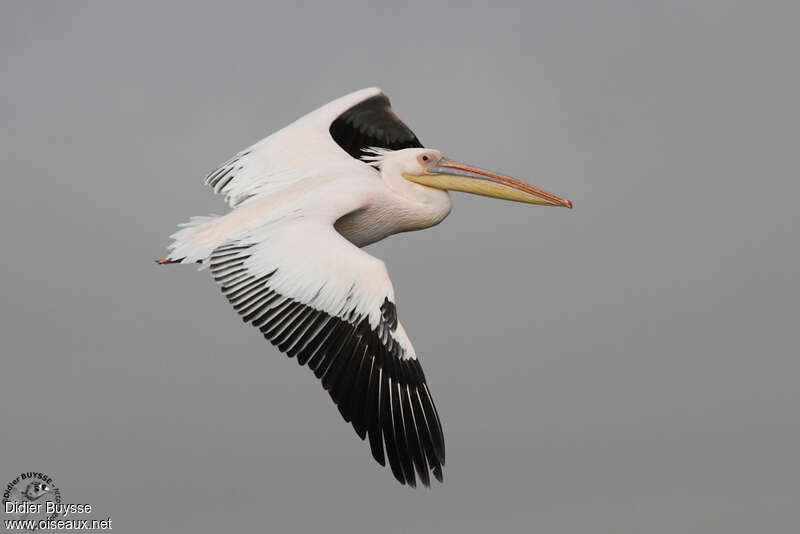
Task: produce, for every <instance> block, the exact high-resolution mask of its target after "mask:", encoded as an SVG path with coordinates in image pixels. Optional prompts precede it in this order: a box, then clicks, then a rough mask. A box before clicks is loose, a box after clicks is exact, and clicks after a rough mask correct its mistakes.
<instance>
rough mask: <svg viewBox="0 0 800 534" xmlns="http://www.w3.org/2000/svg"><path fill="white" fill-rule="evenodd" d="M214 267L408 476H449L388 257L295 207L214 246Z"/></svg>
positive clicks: (264, 329) (395, 469)
mask: <svg viewBox="0 0 800 534" xmlns="http://www.w3.org/2000/svg"><path fill="white" fill-rule="evenodd" d="M210 268H211V273H212V274H213V276H214V279H215V280H216V281H217V283H218V284H219V285H220V286H221V287H222V292H223V294H224V295H225V297H226V298H227V299H228V300H229V301H230V303H231V304H232V305H233V307H234V309H236V311H237V312H238V313H239V314H240V315H241V316H242V318H243V319H244V321H245V322H247V323H250V324H252V325H253V326H255V327H256V328H258V329H259V330H260V331H261V333H262V334H263V335H264V337H265V338H266V339H268V340H269V341H270V342H271V343H272V344H273V345H275V346H276V347H277V348H278V349H279V350H280V351H282V352H284V353H286V355H288V356H289V357H297V361H298V363H300V364H301V365H307V366H308V367H309V368H310V369H311V370H313V371H314V374H315V375H316V376H317V378H320V379H321V380H322V386H323V387H324V388H325V389H326V390H327V391H328V392H329V393H330V396H331V398H332V399H333V401H334V402H335V403H336V405H337V406H338V407H339V411H340V412H341V414H342V417H344V419H345V421H348V422H350V423H352V425H353V428H354V429H355V431H356V433H357V434H358V435H359V436H360V437H361V439H364V438H365V437H366V436H367V435H369V442H370V447H371V449H372V455H373V457H374V458H375V460H377V461H378V462H379V463H380V464H381V465H385V457H386V458H388V459H389V465H390V467H391V470H392V473H393V474H394V476H395V478H397V480H398V481H400V483H403V484H409V485H411V486H415V485H416V478H415V475H414V472H415V470H416V474H417V475H418V476H419V478H420V480H421V481H422V483H423V484H425V485H426V486H427V485H429V484H430V477H429V471H430V472H432V473H433V475H434V476H435V477H436V478H437V479H438V480H439V481H441V480H442V466H444V459H445V458H444V437H443V434H442V426H441V423H440V421H439V416H438V414H437V412H436V408H435V406H434V404H433V399H432V397H431V395H430V392H429V391H428V386H427V384H426V381H425V375H424V373H423V371H422V367H421V366H420V364H419V361H418V360H417V358H416V355H415V354H414V349H413V347H412V345H411V342H410V341H409V340H408V337H407V336H406V334H405V331H404V330H403V327H402V326H401V325H400V323H399V322H398V321H397V312H396V307H395V304H394V290H393V289H392V283H391V281H390V280H389V276H388V274H387V272H386V268H385V266H384V264H383V262H382V261H380V260H378V259H377V258H374V257H372V256H370V255H369V254H367V253H366V252H364V251H362V250H361V249H359V248H357V247H356V246H354V245H352V244H351V243H350V242H348V241H347V240H346V239H344V238H343V237H342V236H341V235H339V234H338V233H337V232H336V230H335V229H334V228H333V227H332V226H331V225H330V224H327V223H323V222H319V221H315V220H313V219H309V218H306V217H305V216H304V214H303V213H300V212H292V213H291V214H288V215H287V214H284V215H283V216H280V217H278V216H273V217H270V218H268V219H266V220H264V221H263V222H262V223H261V224H260V225H258V226H257V227H255V228H250V229H248V230H246V231H244V232H243V233H241V234H239V235H238V236H235V237H234V238H233V239H231V240H229V241H228V242H227V243H225V244H224V245H222V246H220V247H218V248H217V249H215V250H214V252H213V253H212V255H211V259H210ZM384 451H385V456H384Z"/></svg>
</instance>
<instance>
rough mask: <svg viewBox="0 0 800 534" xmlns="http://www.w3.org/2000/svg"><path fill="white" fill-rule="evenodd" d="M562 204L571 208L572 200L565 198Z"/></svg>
mask: <svg viewBox="0 0 800 534" xmlns="http://www.w3.org/2000/svg"><path fill="white" fill-rule="evenodd" d="M564 206H566V207H567V208H569V209H572V201H571V200H565V201H564Z"/></svg>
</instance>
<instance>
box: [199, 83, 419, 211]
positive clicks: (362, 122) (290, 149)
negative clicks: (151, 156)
mask: <svg viewBox="0 0 800 534" xmlns="http://www.w3.org/2000/svg"><path fill="white" fill-rule="evenodd" d="M368 147H378V148H387V149H391V150H399V149H402V148H419V147H422V144H420V142H419V140H418V139H417V137H416V136H415V135H414V132H412V131H411V130H410V129H409V128H408V126H406V125H405V124H404V123H403V121H401V120H400V119H399V118H398V117H397V115H395V114H394V112H392V108H391V105H390V102H389V98H388V97H387V96H386V95H385V94H383V93H382V92H381V90H380V89H378V88H377V87H371V88H368V89H362V90H360V91H356V92H354V93H351V94H349V95H346V96H343V97H341V98H339V99H337V100H334V101H333V102H330V103H329V104H326V105H324V106H322V107H321V108H319V109H317V110H315V111H312V112H311V113H309V114H308V115H305V116H304V117H301V118H300V119H298V120H297V121H295V122H293V123H292V124H290V125H289V126H286V127H285V128H283V129H281V130H279V131H277V132H275V133H274V134H272V135H270V136H269V137H267V138H265V139H262V140H261V141H259V142H258V143H256V144H255V145H253V146H251V147H250V148H247V149H245V150H243V151H241V152H239V153H238V154H236V155H235V156H234V157H233V158H231V159H229V160H228V161H226V162H225V163H223V164H222V165H221V166H220V167H219V168H217V169H216V170H214V171H213V172H211V173H210V174H209V175H208V176H207V177H206V184H208V185H209V186H210V187H212V188H213V189H214V192H215V193H221V194H224V195H225V200H226V201H227V202H228V203H229V204H230V205H231V206H234V207H235V206H238V205H239V204H241V203H243V202H244V201H246V200H248V199H250V198H253V197H260V196H264V195H269V194H271V193H273V192H275V191H278V190H280V189H283V188H284V187H287V186H290V185H292V184H293V183H295V182H297V181H298V180H301V179H303V178H304V177H305V176H306V175H307V174H306V173H304V172H302V171H304V170H305V171H307V170H309V169H314V168H316V167H318V166H319V165H323V164H324V165H335V164H337V163H341V162H342V161H346V160H350V159H352V158H356V159H358V158H360V156H361V155H362V153H361V151H362V149H364V148H368Z"/></svg>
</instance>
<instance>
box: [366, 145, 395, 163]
mask: <svg viewBox="0 0 800 534" xmlns="http://www.w3.org/2000/svg"><path fill="white" fill-rule="evenodd" d="M361 152H363V153H364V154H363V155H362V156H361V158H360V159H361V161H363V162H365V163H369V164H370V165H372V166H374V167H380V166H381V165H383V160H384V159H386V156H388V155H389V154H391V153H392V152H394V150H389V149H387V148H380V147H377V146H371V147H368V148H362V149H361Z"/></svg>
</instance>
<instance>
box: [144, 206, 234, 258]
mask: <svg viewBox="0 0 800 534" xmlns="http://www.w3.org/2000/svg"><path fill="white" fill-rule="evenodd" d="M218 218H219V215H209V216H199V217H192V218H191V219H190V220H189V222H186V223H183V224H179V225H178V228H180V230H178V231H177V232H175V233H174V234H172V235H171V236H169V237H170V239H172V240H173V241H172V243H171V244H170V245H169V246H168V247H167V250H168V252H169V253H168V254H167V255H166V256H165V257H163V258H159V259H157V260H155V261H156V263H158V264H159V265H167V264H170V263H202V262H203V261H204V260H206V259H207V258H208V257H209V256H210V255H211V252H212V251H213V250H214V248H216V246H217V245H218V244H219V243H217V242H216V240H215V239H211V238H209V237H210V236H209V234H210V230H211V228H212V226H213V223H214V222H215V221H216V220H217V219H218Z"/></svg>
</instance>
